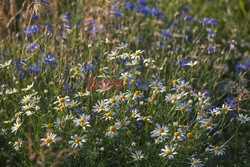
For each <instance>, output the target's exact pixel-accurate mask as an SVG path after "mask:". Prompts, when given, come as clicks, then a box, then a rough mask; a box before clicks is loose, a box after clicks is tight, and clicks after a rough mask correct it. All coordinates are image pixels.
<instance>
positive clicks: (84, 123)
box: [73, 114, 90, 130]
mask: <svg viewBox="0 0 250 167" xmlns="http://www.w3.org/2000/svg"><path fill="white" fill-rule="evenodd" d="M79 117H80V118H75V119H74V120H73V122H74V123H75V124H76V126H80V127H82V128H83V129H84V130H85V129H86V127H90V124H89V120H90V116H89V115H85V114H82V115H80V116H79Z"/></svg>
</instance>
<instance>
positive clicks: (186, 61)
mask: <svg viewBox="0 0 250 167" xmlns="http://www.w3.org/2000/svg"><path fill="white" fill-rule="evenodd" d="M188 62H189V60H187V59H185V58H182V59H180V60H179V63H178V64H179V65H180V66H182V67H183V66H186V64H187V63H188Z"/></svg>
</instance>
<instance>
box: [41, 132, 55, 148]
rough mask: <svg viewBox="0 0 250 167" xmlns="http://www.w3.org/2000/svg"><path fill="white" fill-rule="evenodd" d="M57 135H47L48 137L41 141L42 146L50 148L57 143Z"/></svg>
mask: <svg viewBox="0 0 250 167" xmlns="http://www.w3.org/2000/svg"><path fill="white" fill-rule="evenodd" d="M55 138H56V134H54V133H49V134H47V137H46V138H42V139H41V142H42V143H41V146H44V145H46V146H50V145H51V144H52V143H55V142H56V139H55Z"/></svg>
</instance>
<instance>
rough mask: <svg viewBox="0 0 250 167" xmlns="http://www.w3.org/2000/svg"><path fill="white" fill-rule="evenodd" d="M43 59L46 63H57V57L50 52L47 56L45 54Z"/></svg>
mask: <svg viewBox="0 0 250 167" xmlns="http://www.w3.org/2000/svg"><path fill="white" fill-rule="evenodd" d="M43 61H44V62H45V63H50V64H56V59H55V57H53V55H51V54H48V55H47V56H44V57H43Z"/></svg>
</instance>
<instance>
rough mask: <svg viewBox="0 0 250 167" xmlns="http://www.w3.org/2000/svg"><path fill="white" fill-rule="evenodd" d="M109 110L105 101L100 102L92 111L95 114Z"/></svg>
mask: <svg viewBox="0 0 250 167" xmlns="http://www.w3.org/2000/svg"><path fill="white" fill-rule="evenodd" d="M107 108H108V105H107V103H105V101H104V100H98V101H97V103H96V104H95V106H94V107H93V109H92V111H93V112H101V111H104V110H106V109H107Z"/></svg>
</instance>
